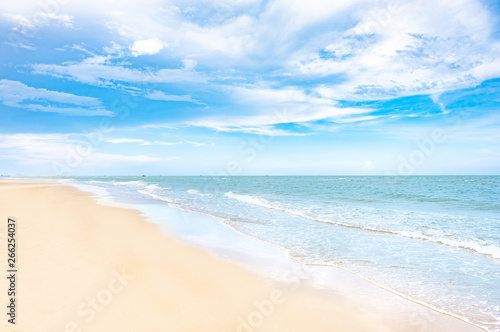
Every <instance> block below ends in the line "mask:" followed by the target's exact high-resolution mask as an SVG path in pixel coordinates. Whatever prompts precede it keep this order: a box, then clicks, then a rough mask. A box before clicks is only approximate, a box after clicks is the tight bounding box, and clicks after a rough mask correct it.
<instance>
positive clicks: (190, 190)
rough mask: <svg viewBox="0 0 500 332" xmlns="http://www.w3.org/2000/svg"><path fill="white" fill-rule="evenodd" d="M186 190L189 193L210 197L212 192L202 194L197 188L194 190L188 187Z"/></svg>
mask: <svg viewBox="0 0 500 332" xmlns="http://www.w3.org/2000/svg"><path fill="white" fill-rule="evenodd" d="M187 192H188V193H190V194H191V195H198V196H206V197H212V194H204V193H202V192H200V191H199V190H196V189H189V190H188V191H187Z"/></svg>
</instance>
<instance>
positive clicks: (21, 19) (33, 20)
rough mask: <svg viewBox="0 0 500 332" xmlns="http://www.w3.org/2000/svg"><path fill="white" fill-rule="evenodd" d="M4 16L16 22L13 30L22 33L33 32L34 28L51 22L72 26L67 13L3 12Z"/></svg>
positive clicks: (71, 18) (71, 19) (70, 17)
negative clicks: (25, 14)
mask: <svg viewBox="0 0 500 332" xmlns="http://www.w3.org/2000/svg"><path fill="white" fill-rule="evenodd" d="M4 16H5V17H7V19H9V20H10V21H12V22H14V23H15V24H16V27H14V28H13V30H14V31H16V32H19V33H22V34H30V33H33V30H34V29H36V28H38V27H44V26H48V25H51V24H54V25H59V26H64V27H67V28H72V27H73V17H72V16H70V15H68V14H56V13H53V12H44V11H41V12H38V13H36V14H34V15H30V16H24V15H19V14H8V13H7V14H4Z"/></svg>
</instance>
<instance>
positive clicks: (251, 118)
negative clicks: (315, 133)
mask: <svg viewBox="0 0 500 332" xmlns="http://www.w3.org/2000/svg"><path fill="white" fill-rule="evenodd" d="M229 91H230V93H231V96H232V98H233V99H234V100H233V101H234V102H235V103H236V104H237V105H240V106H241V110H240V111H239V115H227V114H226V115H223V116H215V115H210V116H205V117H201V118H199V119H196V120H193V121H189V122H188V124H189V125H193V126H200V127H207V128H211V129H215V130H218V131H225V132H234V131H240V132H244V133H252V134H260V135H270V136H284V135H305V134H304V133H293V132H290V131H287V130H283V129H277V128H274V127H273V126H275V125H279V124H287V123H299V124H300V123H307V122H311V121H318V120H327V121H332V122H342V121H343V122H354V121H356V118H355V116H356V115H359V114H365V113H370V112H373V111H374V110H373V109H370V108H361V107H360V108H354V107H339V106H337V102H336V101H334V100H331V99H328V98H323V97H320V96H318V95H317V94H314V93H306V91H305V90H303V89H299V88H283V89H271V88H262V87H256V86H247V87H233V88H230V89H229ZM248 105H251V107H250V109H249V108H248ZM374 118H375V117H371V118H365V120H369V119H374ZM358 119H359V118H358Z"/></svg>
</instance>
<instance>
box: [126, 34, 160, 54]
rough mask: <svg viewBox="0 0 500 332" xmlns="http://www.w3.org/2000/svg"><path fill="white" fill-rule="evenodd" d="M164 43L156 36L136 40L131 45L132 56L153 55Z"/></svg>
mask: <svg viewBox="0 0 500 332" xmlns="http://www.w3.org/2000/svg"><path fill="white" fill-rule="evenodd" d="M164 47H165V46H164V44H163V42H162V41H161V40H159V39H158V38H154V39H144V40H136V41H135V42H134V44H133V45H132V47H131V48H130V49H131V50H132V55H133V56H139V55H153V54H156V53H158V52H160V51H161V50H162V49H163V48H164Z"/></svg>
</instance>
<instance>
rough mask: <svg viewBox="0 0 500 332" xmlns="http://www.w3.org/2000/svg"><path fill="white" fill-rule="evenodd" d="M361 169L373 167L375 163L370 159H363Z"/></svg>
mask: <svg viewBox="0 0 500 332" xmlns="http://www.w3.org/2000/svg"><path fill="white" fill-rule="evenodd" d="M362 168H363V169H367V170H368V169H374V168H375V163H374V162H373V161H371V160H367V161H365V165H364V166H363V167H362Z"/></svg>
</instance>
